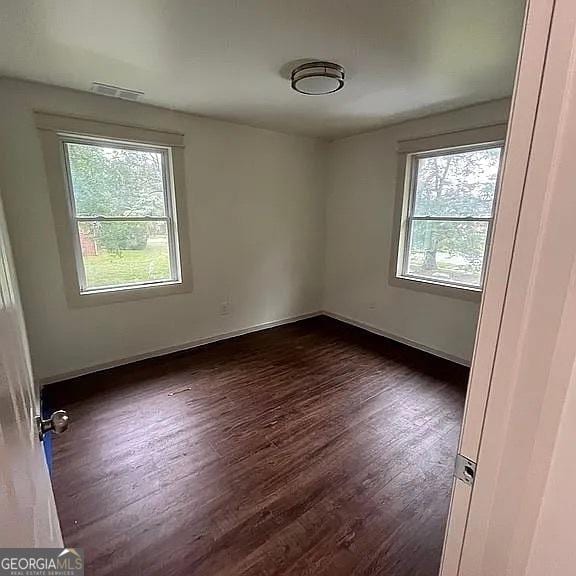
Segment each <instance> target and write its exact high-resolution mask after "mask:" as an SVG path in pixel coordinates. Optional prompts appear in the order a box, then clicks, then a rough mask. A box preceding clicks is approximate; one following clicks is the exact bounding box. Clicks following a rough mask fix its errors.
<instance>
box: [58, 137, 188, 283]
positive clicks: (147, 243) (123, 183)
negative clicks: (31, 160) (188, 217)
mask: <svg viewBox="0 0 576 576" xmlns="http://www.w3.org/2000/svg"><path fill="white" fill-rule="evenodd" d="M62 146H63V148H64V159H65V162H66V169H67V179H68V193H69V195H70V199H69V201H70V213H71V217H72V219H73V230H74V234H75V242H76V252H75V253H76V260H77V261H76V265H77V271H78V279H79V284H80V292H82V293H84V292H90V291H94V290H111V289H119V288H129V287H134V286H143V285H149V284H160V283H169V282H179V281H180V272H179V269H180V265H179V257H178V248H177V246H178V243H177V239H176V234H175V230H176V228H175V225H174V218H173V205H174V199H173V192H172V186H171V178H170V176H169V173H170V149H169V148H159V147H152V146H143V145H131V144H118V143H112V142H106V141H103V140H94V139H85V138H76V137H68V136H64V137H62Z"/></svg>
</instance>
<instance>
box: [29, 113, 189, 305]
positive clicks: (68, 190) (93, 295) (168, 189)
mask: <svg viewBox="0 0 576 576" xmlns="http://www.w3.org/2000/svg"><path fill="white" fill-rule="evenodd" d="M35 119H36V125H37V127H38V129H39V133H40V136H41V140H42V147H43V151H44V160H45V167H46V176H47V178H48V184H49V189H50V199H51V203H52V212H53V216H54V223H55V231H56V236H57V240H58V247H59V252H60V262H61V265H62V276H63V285H64V292H65V294H66V298H67V301H68V304H69V305H70V306H71V307H79V306H93V305H103V304H111V303H115V302H123V301H128V300H138V299H142V298H153V297H159V296H168V295H172V294H178V293H183V292H190V291H191V290H192V277H191V276H192V272H191V265H190V242H189V240H188V213H187V209H186V188H185V173H184V142H183V140H184V138H183V135H182V134H178V133H175V132H163V131H159V130H155V129H148V128H141V127H136V126H130V125H123V124H115V123H110V122H103V121H96V120H91V119H85V118H76V117H69V116H61V115H58V114H49V113H43V112H36V113H35ZM67 143H80V144H92V145H99V146H106V145H108V146H111V147H115V148H126V149H132V150H143V151H154V152H160V153H161V154H162V162H163V178H164V195H165V206H166V214H165V216H162V217H128V218H125V217H78V216H77V214H76V211H75V199H74V191H73V188H72V182H71V178H70V173H69V163H68V161H67V158H66V144H67ZM131 220H134V221H140V222H145V221H166V223H167V229H168V230H167V232H168V239H169V240H168V241H169V253H170V269H171V273H172V274H171V278H170V279H167V280H160V281H150V282H139V283H134V284H123V285H113V286H106V287H93V288H89V287H87V285H86V278H85V271H84V262H83V259H82V251H81V246H80V237H79V234H78V222H79V221H131Z"/></svg>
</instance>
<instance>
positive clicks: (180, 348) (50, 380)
mask: <svg viewBox="0 0 576 576" xmlns="http://www.w3.org/2000/svg"><path fill="white" fill-rule="evenodd" d="M315 316H322V311H320V310H319V311H318V312H310V313H308V314H299V315H298V316H291V317H289V318H282V319H281V320H272V321H271V322H262V323H261V324H254V325H253V326H249V327H248V328H242V329H240V330H233V331H232V332H224V333H222V334H217V335H216V336H210V337H208V338H199V339H197V340H193V341H191V342H186V343H184V344H179V345H177V346H171V347H169V348H162V349H160V350H154V351H152V352H145V353H143V354H136V355H135V356H129V357H127V358H121V359H120V360H113V361H112V362H105V363H103V364H96V365H94V366H90V367H88V368H83V369H81V370H73V371H71V372H66V373H64V374H57V375H56V376H48V377H47V378H40V380H39V383H40V386H46V385H49V384H54V383H55V382H63V381H64V380H71V379H72V378H78V377H79V376H86V375H87V374H93V373H94V372H101V371H102V370H108V369H110V368H117V367H118V366H125V365H126V364H133V363H134V362H139V361H140V360H148V359H149V358H157V357H160V356H166V355H168V354H173V353H174V352H184V351H185V350H191V349H192V348H198V347H199V346H205V345H206V344H211V343H212V342H220V341H221V340H228V339H229V338H236V336H243V335H244V334H250V333H251V332H259V331H261V330H267V329H269V328H275V327H276V326H283V325H284V324H292V323H293V322H298V321H299V320H306V319H307V318H314V317H315Z"/></svg>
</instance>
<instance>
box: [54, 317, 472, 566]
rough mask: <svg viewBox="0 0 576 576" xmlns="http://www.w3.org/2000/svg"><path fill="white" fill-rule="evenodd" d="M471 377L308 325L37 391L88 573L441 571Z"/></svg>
mask: <svg viewBox="0 0 576 576" xmlns="http://www.w3.org/2000/svg"><path fill="white" fill-rule="evenodd" d="M466 380H467V370H466V369H464V368H462V367H460V366H456V365H454V364H451V363H449V362H446V361H444V360H440V359H437V358H434V357H432V356H429V355H427V354H425V353H422V352H418V351H416V350H413V349H410V348H407V347H405V346H403V345H400V344H396V343H394V342H391V341H389V340H386V339H385V338H381V337H378V336H374V335H372V334H369V333H366V332H364V331H361V330H358V329H356V328H353V327H350V326H347V325H344V324H342V323H339V322H337V321H334V320H330V319H328V318H315V319H311V320H306V321H303V322H298V323H296V324H291V325H287V326H284V327H280V328H275V329H270V330H266V331H263V332H258V333H254V334H250V335H247V336H242V337H239V338H235V339H232V340H227V341H223V342H219V343H216V344H211V345H209V346H205V347H202V348H197V349H195V350H192V351H189V352H185V353H178V354H174V355H171V356H166V357H163V358H159V359H154V360H147V361H144V362H140V363H138V364H132V365H129V366H125V367H121V368H116V369H113V370H109V371H106V372H101V373H98V374H94V375H90V376H85V377H82V378H78V379H75V380H71V381H68V382H65V383H60V384H54V385H51V386H49V387H47V389H45V395H46V398H47V401H48V402H49V404H50V405H51V406H52V407H54V408H63V409H66V410H68V412H69V415H70V419H71V426H70V430H69V431H68V432H67V433H66V434H64V435H63V436H61V437H58V438H55V440H54V443H53V444H54V470H53V481H54V490H55V494H56V502H57V506H58V511H59V513H60V520H61V524H62V530H63V533H64V538H65V542H66V544H67V545H68V546H73V547H82V548H84V550H85V556H86V559H87V570H86V574H87V575H89V576H92V575H99V576H100V575H114V576H120V575H121V576H135V575H141V574H143V575H144V574H145V575H147V576H156V575H158V576H160V575H161V576H170V575H172V576H191V575H194V576H218V575H234V576H238V575H247V576H248V575H249V576H258V575H266V576H271V575H283V576H288V575H291V576H294V575H302V574H309V575H314V576H322V575H326V576H344V575H346V576H348V575H368V574H374V575H376V574H377V575H386V576H436V574H437V571H438V567H439V563H440V554H441V548H442V540H443V533H444V527H445V523H446V518H447V513H448V502H449V494H450V487H451V477H452V468H453V462H454V457H455V451H456V445H457V438H458V432H459V428H460V422H461V417H462V411H463V404H464V396H465V388H466Z"/></svg>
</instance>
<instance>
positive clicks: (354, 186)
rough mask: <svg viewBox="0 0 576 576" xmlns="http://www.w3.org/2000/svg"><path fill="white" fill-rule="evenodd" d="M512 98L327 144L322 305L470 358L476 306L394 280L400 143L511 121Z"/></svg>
mask: <svg viewBox="0 0 576 576" xmlns="http://www.w3.org/2000/svg"><path fill="white" fill-rule="evenodd" d="M508 107H509V101H508V100H499V101H495V102H491V103H488V104H483V105H479V106H474V107H470V108H466V109H462V110H457V111H453V112H448V113H446V114H438V115H435V116H429V117H427V118H422V119H419V120H414V121H410V122H404V123H402V124H397V125H394V126H390V127H387V128H384V129H383V130H379V131H377V132H372V133H368V134H363V135H360V136H353V137H351V138H346V139H343V140H338V141H335V142H333V143H332V144H331V145H330V148H329V157H328V158H329V175H330V176H329V179H330V181H329V186H328V193H327V205H326V210H327V212H326V260H325V285H324V309H325V310H327V311H328V312H331V313H334V314H338V315H340V316H343V317H346V318H349V319H352V320H354V321H357V322H362V323H365V324H370V325H371V326H373V327H375V328H377V329H379V330H380V331H383V332H385V333H387V334H390V335H391V336H393V337H396V338H399V339H401V340H404V341H410V342H413V343H415V344H417V345H420V346H422V347H424V348H427V349H431V350H435V351H437V352H439V353H440V354H442V355H445V356H448V357H452V358H456V359H460V360H462V361H469V360H470V358H471V355H472V349H473V345H474V336H475V330H476V323H477V319H478V308H479V305H478V303H475V302H470V301H466V300H459V299H454V298H448V297H444V296H438V295H434V294H429V293H425V292H421V291H415V290H410V289H406V288H398V287H395V286H391V285H390V284H389V269H390V268H389V267H390V256H391V249H392V230H393V216H394V202H395V195H396V177H397V154H396V147H397V142H398V141H399V140H407V139H411V138H419V137H423V136H428V135H432V134H438V133H443V132H449V131H452V130H460V129H466V128H473V127H479V126H484V125H489V124H494V123H499V122H505V121H506V119H507V116H508Z"/></svg>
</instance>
